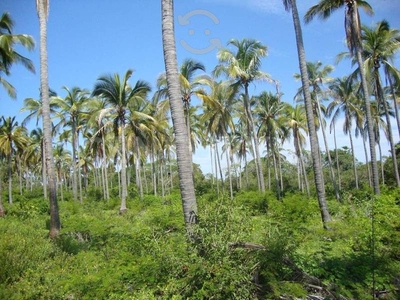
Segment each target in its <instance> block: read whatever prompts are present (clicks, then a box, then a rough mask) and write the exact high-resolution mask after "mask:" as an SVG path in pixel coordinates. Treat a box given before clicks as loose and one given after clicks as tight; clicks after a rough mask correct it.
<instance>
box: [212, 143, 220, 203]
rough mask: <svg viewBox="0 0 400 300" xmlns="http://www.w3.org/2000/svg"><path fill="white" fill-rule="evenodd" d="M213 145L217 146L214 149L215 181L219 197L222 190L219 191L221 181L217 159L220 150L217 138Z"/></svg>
mask: <svg viewBox="0 0 400 300" xmlns="http://www.w3.org/2000/svg"><path fill="white" fill-rule="evenodd" d="M213 147H214V148H215V151H214V166H215V183H216V185H217V195H218V197H219V193H220V191H219V182H220V181H219V180H218V161H217V159H218V151H217V143H216V141H215V140H213Z"/></svg>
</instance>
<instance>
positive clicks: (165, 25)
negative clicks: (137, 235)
mask: <svg viewBox="0 0 400 300" xmlns="http://www.w3.org/2000/svg"><path fill="white" fill-rule="evenodd" d="M161 10H162V41H163V50H164V63H165V71H166V79H167V85H168V98H169V102H170V108H171V117H172V122H173V126H174V134H175V143H176V156H177V164H178V175H179V186H180V190H181V196H182V208H183V215H184V221H185V225H186V231H187V233H188V235H189V237H191V236H192V235H193V225H194V224H195V223H197V220H196V219H197V202H196V196H195V192H194V182H193V164H192V154H191V153H190V151H189V144H188V142H187V137H188V128H187V126H186V123H185V113H184V109H183V104H182V100H181V99H182V95H181V92H180V83H179V73H178V64H177V60H176V48H175V32H174V9H173V0H161Z"/></svg>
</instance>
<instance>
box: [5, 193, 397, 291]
mask: <svg viewBox="0 0 400 300" xmlns="http://www.w3.org/2000/svg"><path fill="white" fill-rule="evenodd" d="M39 192H40V191H39ZM38 194H40V193H38V191H35V190H34V191H32V192H26V193H24V194H23V195H22V196H19V197H15V199H14V204H13V205H9V204H5V209H6V212H7V217H5V218H1V219H0V235H1V240H0V265H1V268H0V298H1V299H212V298H213V299H294V298H295V297H297V299H305V297H306V295H325V296H326V297H328V298H326V299H339V295H341V296H343V298H340V299H368V298H370V297H371V291H372V289H373V284H374V281H375V291H381V292H382V293H385V297H386V299H397V297H398V293H399V289H400V286H399V282H398V280H399V274H400V261H399V258H400V219H399V218H398V216H399V215H400V206H399V205H400V203H399V200H398V199H400V190H398V189H396V190H393V189H392V190H390V191H388V190H384V191H383V192H382V195H381V196H379V197H377V198H374V199H372V198H371V193H370V192H366V191H355V190H354V191H352V192H347V193H345V194H344V195H343V202H342V203H338V202H337V201H336V200H334V199H333V197H332V199H331V200H328V202H329V206H330V209H331V214H332V219H333V221H332V225H331V230H328V231H327V230H323V229H322V227H321V226H320V219H319V216H318V203H317V201H316V199H307V198H306V197H305V196H304V195H302V194H299V193H288V194H286V195H285V197H284V198H283V199H282V200H283V201H279V200H277V199H276V197H275V196H274V195H272V194H267V196H264V195H262V194H260V193H258V192H251V191H250V192H240V193H238V194H237V195H236V197H235V198H234V200H233V201H231V200H230V199H229V197H228V195H227V196H226V197H218V196H217V195H214V194H212V193H210V192H209V193H205V194H203V196H198V203H199V207H201V210H200V211H201V212H200V213H199V222H198V225H197V226H196V228H195V235H196V236H197V237H198V238H197V239H195V241H194V242H192V243H189V244H187V243H186V231H185V227H184V223H183V220H182V212H181V210H182V207H181V200H180V196H179V192H178V191H173V192H172V193H171V194H170V195H168V196H166V197H165V198H164V199H162V197H157V196H152V195H144V197H143V198H142V199H139V197H138V196H136V197H133V198H129V201H127V206H128V208H129V209H128V211H127V212H126V213H125V214H123V215H118V214H117V210H118V208H119V205H120V200H119V199H118V198H117V197H114V198H111V199H110V200H109V201H108V202H107V201H104V200H100V201H99V199H98V198H97V197H96V196H95V195H96V193H93V192H92V193H90V194H91V195H92V196H89V194H88V196H87V197H86V198H85V200H84V203H83V204H81V203H79V202H74V201H73V200H72V194H71V195H70V199H71V200H69V201H63V202H60V217H61V219H62V229H61V234H60V235H59V236H58V237H57V238H56V239H53V240H49V239H48V228H47V226H48V219H49V215H48V214H49V211H48V209H49V208H48V201H45V200H44V199H43V197H40V196H38ZM3 196H6V194H4V195H3ZM372 216H374V218H373V219H372ZM372 222H373V225H374V227H372ZM372 246H374V247H373V248H372ZM289 295H290V296H289Z"/></svg>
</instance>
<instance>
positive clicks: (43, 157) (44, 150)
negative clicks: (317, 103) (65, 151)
mask: <svg viewBox="0 0 400 300" xmlns="http://www.w3.org/2000/svg"><path fill="white" fill-rule="evenodd" d="M40 147H41V150H42V182H43V197H44V199H47V170H46V149H45V147H44V139H43V141H42V142H41V145H40Z"/></svg>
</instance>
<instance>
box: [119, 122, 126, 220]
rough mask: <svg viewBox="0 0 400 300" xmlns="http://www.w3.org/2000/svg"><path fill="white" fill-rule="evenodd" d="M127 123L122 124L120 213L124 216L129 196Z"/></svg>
mask: <svg viewBox="0 0 400 300" xmlns="http://www.w3.org/2000/svg"><path fill="white" fill-rule="evenodd" d="M125 147H126V146H125V122H122V124H121V189H122V190H121V207H120V209H119V213H120V214H123V213H124V212H125V211H126V210H127V208H126V197H127V195H128V190H127V186H126V184H127V181H126V148H125Z"/></svg>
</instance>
